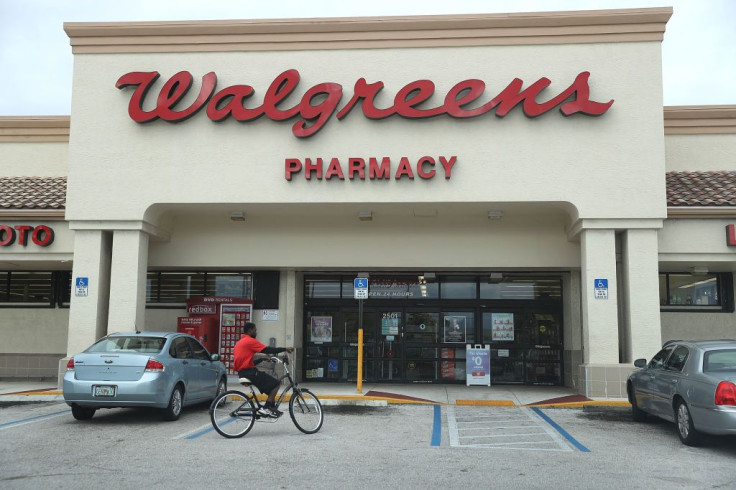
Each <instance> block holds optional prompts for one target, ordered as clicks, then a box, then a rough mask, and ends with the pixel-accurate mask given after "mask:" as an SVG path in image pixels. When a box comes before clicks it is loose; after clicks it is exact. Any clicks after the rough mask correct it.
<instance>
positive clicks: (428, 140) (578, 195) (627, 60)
mask: <svg viewBox="0 0 736 490" xmlns="http://www.w3.org/2000/svg"><path fill="white" fill-rule="evenodd" d="M253 66H264V67H268V69H264V70H257V71H256V70H253V69H252V67H253ZM660 66H661V55H660V44H659V43H658V42H640V43H611V44H569V45H557V46H488V47H486V46H483V47H463V48H449V47H448V48H414V49H398V48H396V49H361V50H336V51H325V52H322V51H292V52H283V51H277V52H234V53H217V52H212V53H167V54H165V55H162V54H156V53H153V54H105V55H84V54H79V55H77V56H76V57H75V68H74V72H75V73H74V76H75V81H76V83H75V86H74V94H73V107H72V112H73V115H74V118H75V121H83V123H79V124H74V125H73V127H72V131H71V137H70V165H71V169H70V175H69V196H68V202H67V217H68V219H70V220H131V219H141V218H142V217H143V216H144V214H145V212H146V210H147V209H148V208H149V207H150V206H152V205H154V204H156V203H244V204H250V203H282V204H288V203H296V204H300V205H301V204H302V203H325V202H326V203H371V202H394V203H453V202H455V203H478V202H480V203H483V202H497V203H505V202H542V203H547V202H558V203H559V202H569V203H571V204H572V206H573V207H574V208H575V210H574V211H571V214H574V215H576V214H579V215H580V216H581V217H599V218H651V217H660V218H661V217H664V213H665V209H664V185H663V182H662V178H661V176H662V173H663V172H664V155H663V152H662V147H663V135H662V129H661V127H662V111H661V97H662V93H661V70H660V68H659V67H660ZM289 68H296V69H298V70H299V71H300V73H301V82H300V86H299V88H298V89H297V93H298V95H297V97H296V98H295V100H298V99H299V97H300V96H301V94H302V93H303V91H304V90H306V88H307V87H310V86H312V85H314V84H316V83H319V82H325V81H330V82H337V83H340V84H342V85H343V87H344V91H345V93H346V95H345V97H344V100H347V98H348V97H349V96H351V95H352V87H353V84H354V83H355V81H356V80H357V79H359V78H360V77H366V78H367V79H368V80H369V81H373V80H382V81H383V82H384V83H385V84H386V88H385V89H384V92H385V94H386V95H384V96H383V97H379V99H380V100H379V103H386V102H387V101H389V103H390V100H391V98H392V97H393V95H394V94H395V93H396V91H398V90H399V89H400V88H401V87H403V86H404V85H405V84H406V83H408V82H411V81H414V80H416V79H419V78H428V79H431V80H433V81H434V82H435V84H436V86H437V94H438V95H435V97H434V98H433V99H432V101H431V102H429V103H428V105H429V106H432V105H433V103H441V101H442V97H443V96H444V94H445V93H446V92H447V90H449V89H450V88H451V87H452V86H453V85H454V84H455V83H457V82H458V81H461V80H464V79H468V78H478V79H481V80H484V81H485V82H486V84H487V89H486V93H485V97H484V99H483V100H484V101H485V100H489V99H490V98H491V97H493V96H495V95H496V94H498V93H499V92H500V91H501V90H502V89H503V88H504V87H505V86H506V85H507V84H508V83H509V82H510V81H511V80H512V79H514V78H515V77H519V78H522V79H523V80H524V81H525V82H526V84H530V83H532V82H533V81H536V80H537V79H539V78H540V77H543V76H546V77H548V78H550V79H551V80H552V85H551V86H550V87H549V88H548V89H546V93H548V94H549V96H553V95H556V94H557V93H559V92H561V91H562V90H564V89H565V88H567V87H568V86H569V85H570V83H571V82H572V81H573V79H574V78H575V76H576V75H577V74H578V73H580V72H582V71H586V70H587V71H590V73H591V79H590V84H591V97H592V98H593V99H595V100H599V101H603V102H606V101H608V100H609V99H614V100H615V102H614V105H613V106H612V108H611V109H610V110H609V112H608V113H607V114H604V115H603V116H601V117H597V118H591V117H586V116H581V115H577V116H575V117H570V118H565V117H563V116H562V115H561V114H560V113H559V112H557V111H552V112H550V113H548V114H545V115H543V116H540V117H539V118H536V119H528V118H526V117H524V116H523V115H522V114H521V113H520V112H519V111H518V110H517V111H514V112H512V113H511V114H510V115H508V116H506V117H505V118H503V119H501V118H496V117H494V116H493V115H492V114H486V115H485V116H483V117H480V118H477V119H474V120H463V121H458V120H455V119H452V118H450V117H447V116H441V117H436V118H433V119H430V120H422V121H407V120H404V119H401V118H399V117H397V116H394V117H392V118H389V119H386V120H381V121H371V120H368V119H366V118H365V117H364V116H363V115H362V114H360V113H359V111H358V110H355V109H354V111H353V113H351V114H350V115H348V116H347V117H346V118H345V119H343V120H342V121H337V120H336V119H334V118H333V119H331V120H330V121H329V123H328V124H327V125H326V126H325V128H324V129H323V130H322V131H321V132H320V133H318V134H317V135H315V136H313V137H311V138H308V139H304V140H300V139H297V138H295V137H294V136H293V135H292V134H291V131H290V124H289V123H287V124H279V123H274V122H273V121H270V120H267V119H265V118H261V119H260V120H258V121H254V122H249V123H242V124H239V123H236V122H234V121H232V120H229V121H225V122H223V123H220V124H215V123H212V122H211V121H209V120H208V119H206V118H205V117H204V114H203V113H200V114H198V115H196V116H194V117H192V118H191V119H189V120H188V121H186V122H184V123H181V124H169V123H165V122H162V121H155V122H153V123H151V124H147V125H139V124H136V123H135V122H133V121H132V120H131V119H130V118H129V117H128V114H127V107H128V102H129V100H130V97H131V93H132V91H131V90H130V89H125V90H118V89H116V88H115V82H116V81H117V79H118V78H119V77H120V76H121V75H123V74H125V73H128V72H132V71H141V70H157V71H159V72H161V74H162V80H165V79H168V78H169V77H170V76H171V75H173V74H174V73H176V72H178V71H180V70H182V69H186V70H189V71H191V72H192V73H193V74H194V75H195V79H196V81H195V84H194V87H195V89H197V88H199V86H200V81H199V77H200V76H202V75H203V74H204V73H207V72H209V71H215V72H216V73H217V74H218V87H224V86H228V85H232V84H237V83H247V84H250V85H252V86H253V87H255V89H256V91H257V92H256V94H257V95H256V96H255V101H259V100H260V97H261V94H263V93H264V92H265V90H266V88H267V87H268V85H269V84H270V83H271V81H272V80H273V79H274V77H275V76H276V75H278V74H279V73H281V72H282V71H284V70H286V69H289ZM161 83H162V81H160V82H159V85H157V86H156V88H155V89H154V90H153V91H152V94H154V95H153V97H155V93H156V92H157V91H158V89H159V87H160V84H161ZM149 103H150V102H149ZM254 103H256V102H254ZM103 108H104V110H101V109H103ZM131 141H136V144H135V145H131V144H130V142H131ZM424 155H430V156H435V157H437V156H439V155H456V156H457V164H456V165H455V167H454V171H453V176H452V179H451V180H445V179H443V178H435V179H432V180H429V181H421V180H415V181H389V182H371V181H334V180H333V181H330V182H326V181H317V182H315V181H311V182H308V181H305V180H304V179H302V178H297V179H295V180H293V181H291V182H287V181H286V180H285V179H284V160H285V159H286V158H302V159H303V158H306V157H310V158H316V157H322V158H331V157H338V158H341V159H343V161H346V159H347V158H348V157H364V158H367V157H370V156H376V157H383V156H390V157H392V158H394V159H395V160H394V161H395V162H397V161H398V160H397V159H398V158H400V157H402V156H407V157H409V158H410V160H411V161H416V159H418V158H419V157H421V156H424ZM395 165H396V163H395ZM394 168H395V167H394ZM601 181H605V182H608V183H609V184H610V185H607V186H604V187H601V186H600V185H598V184H599V183H600V182H601ZM113 184H114V185H113ZM246 211H247V209H246ZM575 217H577V216H575Z"/></svg>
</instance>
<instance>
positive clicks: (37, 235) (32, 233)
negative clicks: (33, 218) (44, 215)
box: [0, 225, 54, 247]
mask: <svg viewBox="0 0 736 490" xmlns="http://www.w3.org/2000/svg"><path fill="white" fill-rule="evenodd" d="M29 237H30V239H31V241H32V242H33V243H34V244H36V245H38V246H39V247H48V246H49V245H51V244H52V243H54V230H53V229H51V227H49V226H46V225H39V226H31V225H14V226H10V225H0V247H9V246H11V245H13V244H14V243H17V244H18V245H22V246H24V247H25V246H27V245H28V238H29Z"/></svg>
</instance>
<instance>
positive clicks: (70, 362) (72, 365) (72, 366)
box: [66, 357, 74, 371]
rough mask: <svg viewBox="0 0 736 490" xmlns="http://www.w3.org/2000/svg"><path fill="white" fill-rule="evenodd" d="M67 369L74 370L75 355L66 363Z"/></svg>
mask: <svg viewBox="0 0 736 490" xmlns="http://www.w3.org/2000/svg"><path fill="white" fill-rule="evenodd" d="M66 370H67V371H74V358H73V357H72V358H71V359H69V362H67V363H66Z"/></svg>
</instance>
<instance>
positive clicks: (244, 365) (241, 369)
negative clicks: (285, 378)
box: [234, 322, 294, 417]
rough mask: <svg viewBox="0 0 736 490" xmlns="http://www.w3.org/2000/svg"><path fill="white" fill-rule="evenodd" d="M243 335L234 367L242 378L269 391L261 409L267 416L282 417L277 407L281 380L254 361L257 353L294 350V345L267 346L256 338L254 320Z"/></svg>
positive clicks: (264, 391)
mask: <svg viewBox="0 0 736 490" xmlns="http://www.w3.org/2000/svg"><path fill="white" fill-rule="evenodd" d="M243 333H244V334H245V335H243V337H242V338H241V339H240V340H239V341H238V343H237V344H235V349H234V357H235V360H234V367H235V370H236V371H237V372H238V376H240V377H241V378H248V379H249V380H250V381H251V383H253V385H255V387H256V388H258V389H259V390H260V392H261V393H268V399H267V400H266V403H265V404H264V407H263V409H262V410H261V411H260V413H261V415H265V416H267V417H280V416H281V411H279V410H277V409H276V407H275V402H276V395H278V391H279V381H278V380H277V379H276V378H274V377H273V376H271V375H270V374H268V373H264V372H263V371H259V370H258V369H256V364H255V362H254V361H253V356H254V355H255V354H259V353H261V354H268V355H273V354H279V353H281V352H288V353H291V352H294V348H293V347H267V346H265V345H263V344H262V343H260V342H259V341H257V340H256V335H257V333H258V330H257V328H256V324H255V323H253V322H246V323H245V326H244V327H243Z"/></svg>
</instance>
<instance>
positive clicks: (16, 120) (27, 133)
mask: <svg viewBox="0 0 736 490" xmlns="http://www.w3.org/2000/svg"><path fill="white" fill-rule="evenodd" d="M70 121H71V118H70V116H0V142H38V141H45V142H48V141H60V142H68V141H69V126H70Z"/></svg>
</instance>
